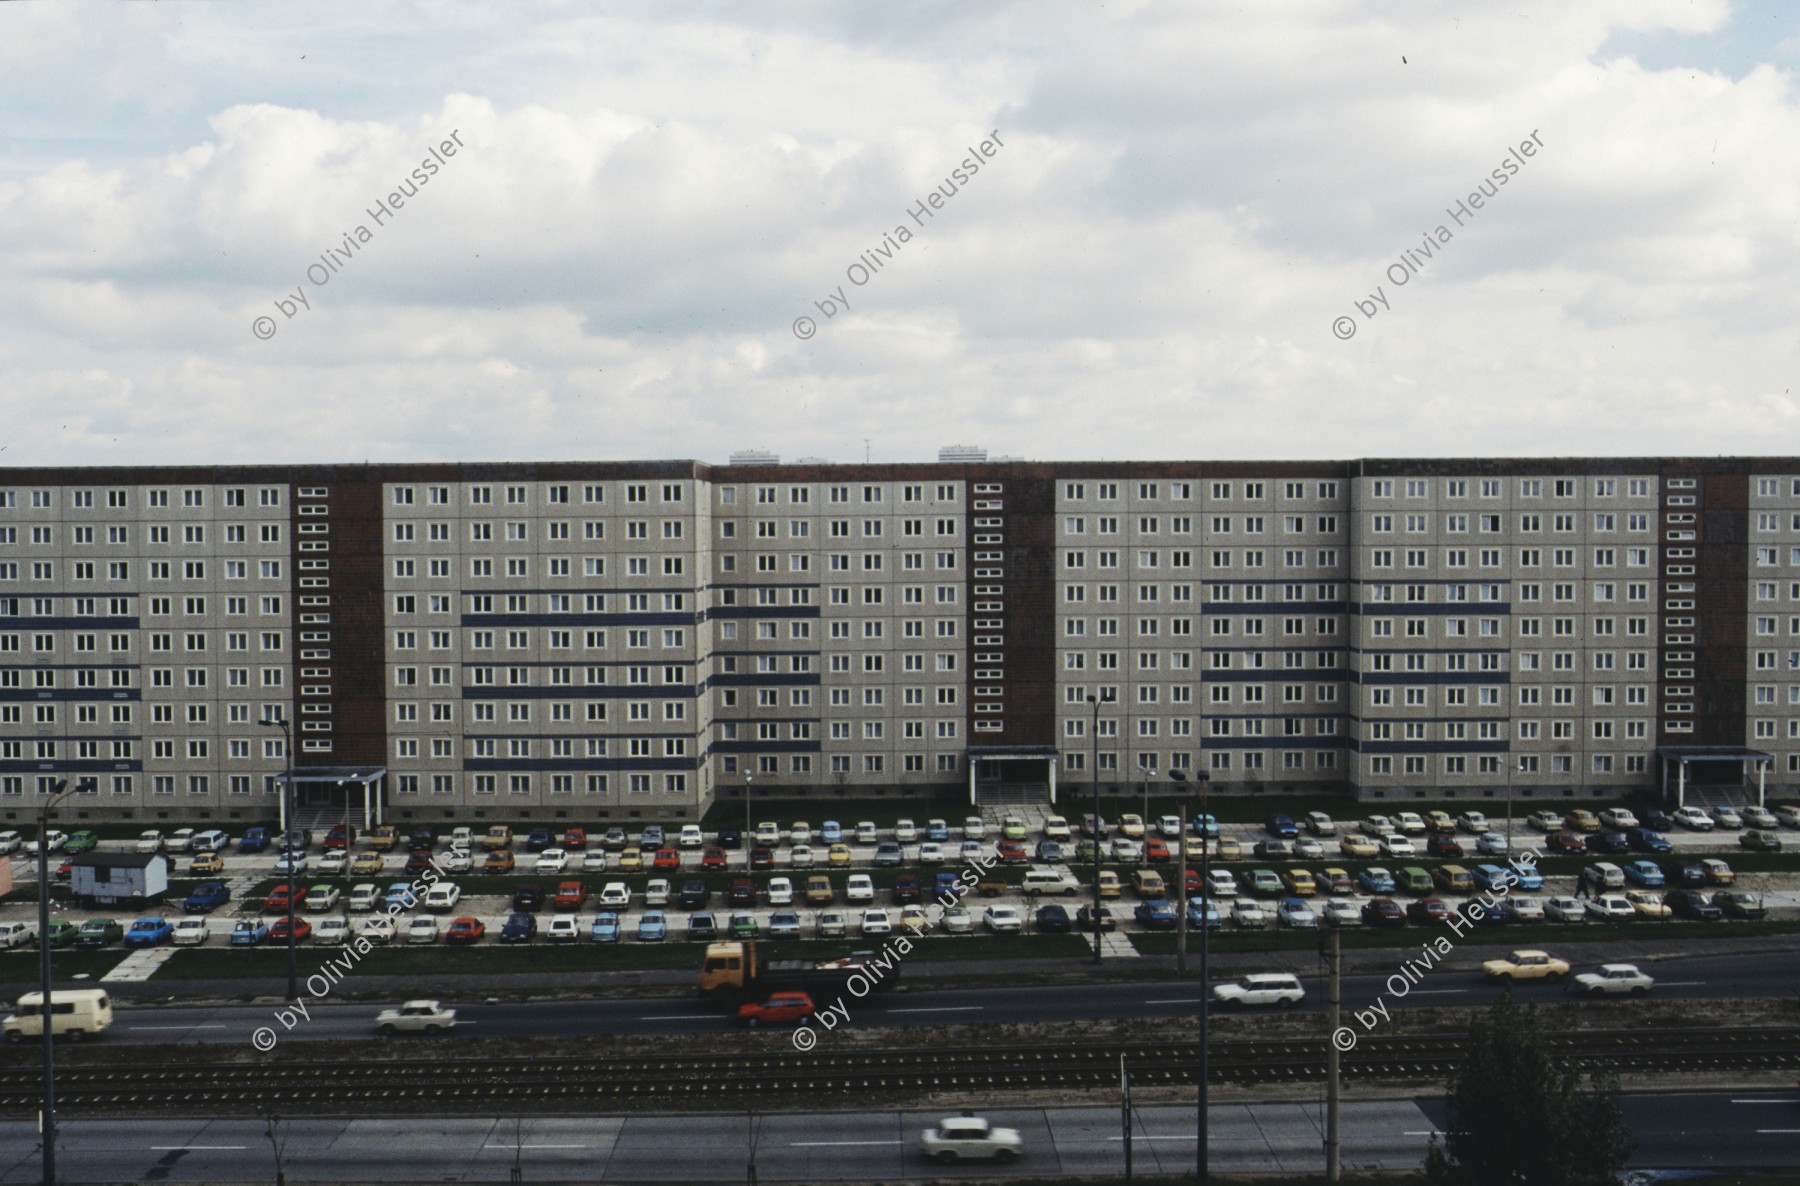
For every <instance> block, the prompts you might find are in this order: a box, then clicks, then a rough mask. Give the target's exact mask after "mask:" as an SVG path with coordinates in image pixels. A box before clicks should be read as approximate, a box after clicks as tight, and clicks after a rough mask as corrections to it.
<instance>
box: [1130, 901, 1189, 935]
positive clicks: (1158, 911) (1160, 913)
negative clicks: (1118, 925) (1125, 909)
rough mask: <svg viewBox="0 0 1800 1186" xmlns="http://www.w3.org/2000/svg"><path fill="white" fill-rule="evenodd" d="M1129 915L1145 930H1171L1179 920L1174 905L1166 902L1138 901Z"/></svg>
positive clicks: (1179, 917)
mask: <svg viewBox="0 0 1800 1186" xmlns="http://www.w3.org/2000/svg"><path fill="white" fill-rule="evenodd" d="M1131 916H1132V917H1133V918H1135V919H1137V921H1138V925H1139V926H1141V927H1143V928H1144V929H1145V930H1147V931H1172V930H1174V929H1175V928H1176V927H1177V926H1178V925H1180V922H1181V916H1180V914H1178V913H1177V912H1176V910H1175V907H1174V906H1172V905H1170V904H1169V903H1167V902H1163V901H1155V902H1139V903H1138V905H1137V908H1136V909H1134V910H1133V911H1132V912H1131Z"/></svg>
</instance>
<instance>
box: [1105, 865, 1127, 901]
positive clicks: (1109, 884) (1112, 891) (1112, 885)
mask: <svg viewBox="0 0 1800 1186" xmlns="http://www.w3.org/2000/svg"><path fill="white" fill-rule="evenodd" d="M1123 890H1124V886H1123V885H1121V884H1120V882H1119V875H1118V874H1117V873H1114V872H1113V871H1112V870H1111V869H1102V870H1101V871H1100V896H1101V897H1102V898H1116V897H1118V896H1119V894H1120V893H1122V892H1123Z"/></svg>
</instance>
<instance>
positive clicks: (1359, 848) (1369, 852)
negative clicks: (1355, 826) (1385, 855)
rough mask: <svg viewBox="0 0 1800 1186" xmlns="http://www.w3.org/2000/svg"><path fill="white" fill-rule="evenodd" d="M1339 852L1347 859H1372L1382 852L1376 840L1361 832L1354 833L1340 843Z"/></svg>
mask: <svg viewBox="0 0 1800 1186" xmlns="http://www.w3.org/2000/svg"><path fill="white" fill-rule="evenodd" d="M1338 851H1339V852H1341V853H1343V854H1344V855H1345V856H1347V857H1359V858H1362V857H1372V856H1375V855H1377V854H1378V853H1380V852H1381V848H1380V846H1379V845H1377V844H1376V843H1375V841H1374V840H1372V839H1370V838H1369V837H1367V836H1364V835H1363V834H1362V833H1360V832H1352V833H1350V834H1349V835H1348V836H1345V837H1344V838H1343V839H1342V840H1339V841H1338Z"/></svg>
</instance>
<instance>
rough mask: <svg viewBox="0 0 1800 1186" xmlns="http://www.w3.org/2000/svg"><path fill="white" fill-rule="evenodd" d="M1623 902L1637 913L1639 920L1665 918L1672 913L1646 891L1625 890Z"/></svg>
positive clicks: (1661, 901) (1659, 900)
mask: <svg viewBox="0 0 1800 1186" xmlns="http://www.w3.org/2000/svg"><path fill="white" fill-rule="evenodd" d="M1625 900H1626V901H1627V902H1630V903H1631V908H1632V909H1633V910H1635V911H1637V914H1638V917H1639V918H1667V917H1669V916H1670V915H1671V914H1673V913H1674V911H1673V910H1672V909H1670V908H1669V907H1668V906H1665V905H1664V904H1663V900H1662V899H1661V898H1659V897H1658V896H1657V895H1655V894H1653V893H1651V892H1650V891H1648V890H1626V891H1625Z"/></svg>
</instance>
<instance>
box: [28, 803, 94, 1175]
mask: <svg viewBox="0 0 1800 1186" xmlns="http://www.w3.org/2000/svg"><path fill="white" fill-rule="evenodd" d="M81 785H82V784H77V785H76V787H75V788H74V789H71V788H70V787H69V781H68V779H65V778H59V779H57V780H56V782H55V784H54V785H53V786H52V787H51V790H50V797H49V798H48V799H46V800H44V807H43V810H42V811H41V812H39V814H38V842H37V881H38V884H37V888H38V936H37V938H38V990H39V993H40V995H41V998H42V1003H41V1004H39V1005H38V1020H40V1021H41V1022H43V1026H44V1094H43V1099H42V1100H41V1101H40V1105H39V1106H40V1109H41V1110H40V1111H39V1113H38V1116H39V1121H40V1127H41V1128H42V1129H43V1134H44V1183H45V1186H56V1043H55V1036H56V1035H55V1029H56V1025H55V1022H56V1009H55V1008H54V1006H53V1004H52V1002H51V997H50V816H51V813H52V812H54V811H55V810H56V805H57V804H58V803H60V802H61V801H62V800H63V799H65V798H67V797H68V796H70V795H72V794H74V793H75V791H76V790H79V789H80V787H81ZM21 1012H23V1010H21Z"/></svg>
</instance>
